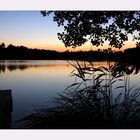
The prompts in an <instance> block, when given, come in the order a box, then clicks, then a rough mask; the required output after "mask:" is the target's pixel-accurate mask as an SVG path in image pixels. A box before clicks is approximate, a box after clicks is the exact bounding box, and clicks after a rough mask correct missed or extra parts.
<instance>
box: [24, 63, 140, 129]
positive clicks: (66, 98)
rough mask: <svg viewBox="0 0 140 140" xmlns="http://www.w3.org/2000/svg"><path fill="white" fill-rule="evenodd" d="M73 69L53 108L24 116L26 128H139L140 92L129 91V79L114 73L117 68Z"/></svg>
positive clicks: (90, 66) (85, 66)
mask: <svg viewBox="0 0 140 140" xmlns="http://www.w3.org/2000/svg"><path fill="white" fill-rule="evenodd" d="M72 65H73V67H74V68H75V69H74V71H72V72H71V76H74V77H75V81H74V83H73V84H71V85H70V86H69V87H67V88H66V90H65V91H64V93H63V94H61V95H59V97H57V98H55V99H54V104H55V106H54V107H46V108H43V109H40V110H37V111H36V113H34V114H31V115H28V116H25V117H24V118H23V119H22V121H25V122H26V126H27V127H28V128H59V129H61V128H65V129H66V128H68V129H70V128H73V129H77V128H78V129H86V128H88V129H94V128H95V129H98V128H140V98H139V96H140V89H139V88H134V87H133V88H130V85H129V84H128V83H129V82H128V80H129V78H128V76H127V75H126V74H125V73H122V72H121V73H118V72H115V70H114V68H116V67H117V66H116V64H114V65H111V64H110V63H109V66H108V67H103V66H102V67H98V68H97V67H94V63H92V62H83V63H82V64H80V63H79V62H77V64H72Z"/></svg>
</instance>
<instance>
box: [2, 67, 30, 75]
mask: <svg viewBox="0 0 140 140" xmlns="http://www.w3.org/2000/svg"><path fill="white" fill-rule="evenodd" d="M29 67H31V66H28V65H0V73H2V72H3V73H4V72H5V71H6V69H8V70H9V71H15V70H21V71H22V70H25V69H27V68H29Z"/></svg>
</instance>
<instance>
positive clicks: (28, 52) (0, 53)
mask: <svg viewBox="0 0 140 140" xmlns="http://www.w3.org/2000/svg"><path fill="white" fill-rule="evenodd" d="M139 56H140V47H139V46H137V47H136V48H129V49H126V50H125V51H124V52H122V51H119V52H115V51H112V50H111V49H110V48H109V49H103V50H100V49H98V50H97V51H78V52H69V51H65V52H57V51H52V50H40V49H29V48H27V47H25V46H15V45H12V44H10V45H8V46H7V47H6V46H5V44H4V43H1V44H0V60H14V59H17V60H41V59H46V60H56V59H64V60H86V59H87V60H98V61H100V60H117V61H119V60H121V61H129V62H133V63H134V62H136V63H137V62H139V60H138V59H139ZM139 63H140V62H139Z"/></svg>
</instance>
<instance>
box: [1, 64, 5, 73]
mask: <svg viewBox="0 0 140 140" xmlns="http://www.w3.org/2000/svg"><path fill="white" fill-rule="evenodd" d="M5 70H6V67H5V65H0V73H2V72H3V73H4V72H5Z"/></svg>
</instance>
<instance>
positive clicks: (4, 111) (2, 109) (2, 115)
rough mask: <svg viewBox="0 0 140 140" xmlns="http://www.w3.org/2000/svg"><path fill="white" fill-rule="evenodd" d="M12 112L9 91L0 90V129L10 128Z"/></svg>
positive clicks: (10, 92)
mask: <svg viewBox="0 0 140 140" xmlns="http://www.w3.org/2000/svg"><path fill="white" fill-rule="evenodd" d="M12 111H13V100H12V91H11V90H0V128H2V129H3V128H4V129H5V128H10V127H11V120H12V114H11V112H12Z"/></svg>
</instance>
